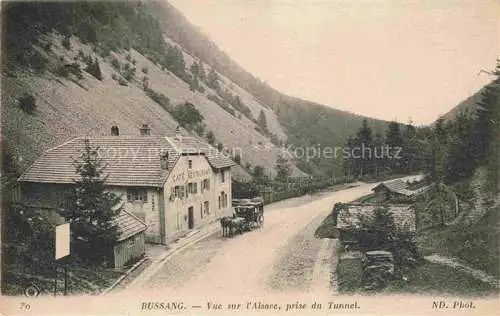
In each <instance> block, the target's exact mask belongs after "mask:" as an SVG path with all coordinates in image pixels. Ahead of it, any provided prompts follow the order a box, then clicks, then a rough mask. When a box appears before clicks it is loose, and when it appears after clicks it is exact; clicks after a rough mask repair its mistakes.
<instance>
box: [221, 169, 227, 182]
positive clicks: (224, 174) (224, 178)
mask: <svg viewBox="0 0 500 316" xmlns="http://www.w3.org/2000/svg"><path fill="white" fill-rule="evenodd" d="M220 182H222V183H224V182H226V173H225V172H224V171H221V173H220Z"/></svg>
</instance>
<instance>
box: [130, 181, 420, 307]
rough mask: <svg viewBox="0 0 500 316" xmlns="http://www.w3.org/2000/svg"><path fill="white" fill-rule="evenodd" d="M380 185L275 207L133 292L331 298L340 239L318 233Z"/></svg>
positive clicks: (178, 259)
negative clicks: (256, 223)
mask: <svg viewBox="0 0 500 316" xmlns="http://www.w3.org/2000/svg"><path fill="white" fill-rule="evenodd" d="M412 178H414V177H412ZM403 179H405V180H406V179H407V178H403ZM375 185H376V184H373V183H372V184H364V183H361V184H360V185H359V186H357V187H354V188H350V189H345V190H341V191H336V192H328V193H322V194H321V195H317V196H315V197H312V198H311V197H309V198H308V199H305V200H304V199H301V198H299V199H291V200H287V201H283V202H278V203H275V204H271V205H269V206H268V207H266V209H265V223H264V226H263V227H261V228H258V229H255V230H253V231H250V232H246V233H244V234H242V235H236V236H234V237H232V238H231V237H230V238H228V237H222V235H221V232H218V233H216V234H214V235H212V236H210V237H208V238H206V239H204V240H202V241H200V242H198V243H196V244H194V245H192V246H190V247H188V248H187V249H185V250H183V251H182V252H180V253H178V254H176V255H175V256H173V257H172V258H170V259H169V260H167V261H165V263H163V265H162V267H161V268H160V269H158V270H157V271H156V273H155V274H153V275H152V276H151V275H150V276H148V277H147V278H148V279H147V280H142V282H140V283H138V284H137V285H136V286H134V287H132V288H130V289H129V290H135V291H137V290H140V291H141V292H143V293H145V292H147V293H151V292H158V293H162V295H164V296H176V297H186V296H190V297H193V296H199V297H258V296H263V295H275V294H280V293H281V294H284V293H297V294H306V293H309V294H314V295H319V294H321V293H322V294H325V295H328V294H329V295H331V294H333V293H335V291H336V289H335V288H334V287H335V285H333V286H332V284H335V279H336V278H335V276H334V272H335V268H336V267H335V265H336V261H337V260H336V256H337V255H336V248H337V247H338V241H337V240H332V239H318V238H315V237H314V232H315V230H316V228H317V227H318V226H319V225H320V224H321V222H322V221H323V219H324V218H325V217H326V216H327V215H328V214H329V213H330V211H331V209H332V206H333V204H334V203H336V202H348V201H351V200H354V199H356V198H359V197H361V196H364V195H366V194H369V193H370V189H371V188H373V187H374V186H375ZM332 280H333V282H332Z"/></svg>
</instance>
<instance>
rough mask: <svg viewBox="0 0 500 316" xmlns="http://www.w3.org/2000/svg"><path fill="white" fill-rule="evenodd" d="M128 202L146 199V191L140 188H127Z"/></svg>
mask: <svg viewBox="0 0 500 316" xmlns="http://www.w3.org/2000/svg"><path fill="white" fill-rule="evenodd" d="M127 201H128V202H137V201H139V202H144V203H146V202H147V201H148V191H147V190H146V189H141V188H128V189H127Z"/></svg>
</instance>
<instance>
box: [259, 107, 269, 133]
mask: <svg viewBox="0 0 500 316" xmlns="http://www.w3.org/2000/svg"><path fill="white" fill-rule="evenodd" d="M257 122H259V127H260V128H261V129H263V130H264V131H267V120H266V114H265V113H264V111H263V110H260V113H259V118H258V119H257Z"/></svg>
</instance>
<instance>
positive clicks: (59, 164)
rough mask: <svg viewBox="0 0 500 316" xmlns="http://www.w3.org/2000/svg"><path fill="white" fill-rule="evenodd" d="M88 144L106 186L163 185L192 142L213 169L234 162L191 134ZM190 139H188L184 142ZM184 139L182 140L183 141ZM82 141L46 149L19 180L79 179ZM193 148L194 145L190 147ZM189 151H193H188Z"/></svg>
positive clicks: (96, 140) (110, 138)
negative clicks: (163, 156)
mask: <svg viewBox="0 0 500 316" xmlns="http://www.w3.org/2000/svg"><path fill="white" fill-rule="evenodd" d="M89 140H90V144H91V146H93V147H95V146H97V147H98V148H99V149H98V155H99V157H100V158H101V161H102V164H103V166H106V168H105V169H104V175H105V176H107V179H106V184H107V185H116V186H144V187H162V186H163V184H164V183H165V181H166V179H167V177H168V175H169V170H172V168H173V167H174V166H175V164H176V163H177V160H178V159H179V157H180V155H182V154H188V149H189V150H191V144H196V145H197V148H199V150H198V151H197V152H192V153H193V154H201V155H205V156H206V158H207V161H208V163H209V164H210V165H211V166H212V167H213V168H225V167H231V166H232V165H234V162H233V161H232V160H231V159H229V158H227V157H224V156H223V155H222V154H220V153H218V152H217V151H216V150H215V149H214V151H213V152H210V151H209V150H208V148H209V147H210V146H209V145H208V144H206V145H205V146H204V147H203V142H201V141H198V140H196V142H195V141H194V140H195V139H194V138H192V137H183V138H182V142H176V141H175V140H172V138H169V137H163V136H104V137H92V138H89ZM187 140H189V142H187ZM183 142H184V143H183ZM84 146H85V143H84V138H83V137H78V138H75V139H72V140H70V141H68V142H66V143H64V144H62V145H60V146H57V147H54V148H52V149H49V150H47V151H46V152H45V153H43V154H42V156H41V157H40V158H39V159H38V160H37V161H35V162H34V163H33V164H32V165H31V166H30V168H28V170H26V172H25V173H24V174H23V175H21V177H20V178H19V179H18V180H19V181H22V182H42V183H74V179H79V177H80V176H79V175H78V174H77V173H76V170H75V166H74V161H75V159H77V158H78V157H79V156H80V155H81V153H82V151H83V149H84ZM193 148H194V147H193ZM191 151H192V150H191ZM161 153H168V168H167V170H165V169H162V168H161V164H160V156H161Z"/></svg>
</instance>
